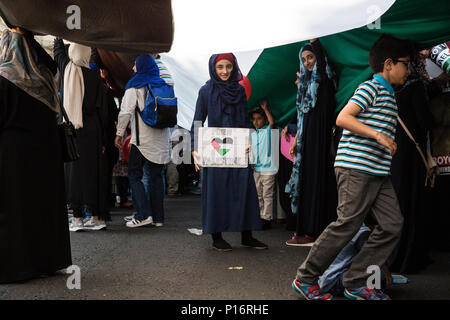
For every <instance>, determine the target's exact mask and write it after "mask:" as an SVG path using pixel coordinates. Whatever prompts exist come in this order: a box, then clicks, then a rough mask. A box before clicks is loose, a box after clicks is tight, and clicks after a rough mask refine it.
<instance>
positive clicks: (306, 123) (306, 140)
mask: <svg viewBox="0 0 450 320" xmlns="http://www.w3.org/2000/svg"><path fill="white" fill-rule="evenodd" d="M312 46H313V49H314V52H315V53H316V58H317V68H318V72H320V73H321V74H322V80H321V82H320V84H319V88H318V93H317V101H316V105H315V107H314V108H313V109H311V110H310V111H309V112H308V113H306V114H305V117H304V119H303V147H302V162H301V167H300V177H299V181H300V183H299V188H300V190H299V200H298V212H297V215H298V217H297V228H296V229H297V230H296V234H297V235H298V236H302V235H308V236H310V237H313V238H317V237H318V236H319V235H320V234H321V233H322V231H323V230H324V229H325V228H326V227H327V225H328V224H329V223H330V222H332V221H333V220H334V219H335V217H336V206H337V190H336V189H337V187H336V178H335V175H334V169H333V163H334V159H333V152H332V146H333V144H332V127H333V124H334V123H335V118H336V117H335V112H334V110H335V107H336V102H335V98H334V93H335V89H334V84H333V81H332V80H331V79H329V78H328V77H327V75H326V71H325V66H326V64H325V58H324V54H323V51H322V48H321V45H320V43H319V42H318V41H316V42H314V43H312Z"/></svg>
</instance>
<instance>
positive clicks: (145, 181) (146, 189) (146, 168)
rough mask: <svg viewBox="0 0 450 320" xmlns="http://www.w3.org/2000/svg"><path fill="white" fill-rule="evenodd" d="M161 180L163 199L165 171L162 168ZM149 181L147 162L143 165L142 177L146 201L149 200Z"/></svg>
mask: <svg viewBox="0 0 450 320" xmlns="http://www.w3.org/2000/svg"><path fill="white" fill-rule="evenodd" d="M162 179H163V190H164V192H163V197H164V194H165V190H166V169H165V167H164V166H163V171H162ZM149 181H150V166H149V162H147V163H146V164H145V165H144V176H143V177H142V183H143V184H144V189H145V194H146V195H147V199H149V200H150V186H149Z"/></svg>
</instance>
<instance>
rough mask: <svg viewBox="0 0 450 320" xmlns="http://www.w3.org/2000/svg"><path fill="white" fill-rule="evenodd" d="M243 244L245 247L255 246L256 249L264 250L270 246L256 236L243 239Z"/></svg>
mask: <svg viewBox="0 0 450 320" xmlns="http://www.w3.org/2000/svg"><path fill="white" fill-rule="evenodd" d="M241 245H242V246H243V247H248V248H254V249H259V250H263V249H267V248H269V247H268V246H267V244H264V243H262V242H261V241H259V240H256V239H255V238H250V239H245V240H242V242H241Z"/></svg>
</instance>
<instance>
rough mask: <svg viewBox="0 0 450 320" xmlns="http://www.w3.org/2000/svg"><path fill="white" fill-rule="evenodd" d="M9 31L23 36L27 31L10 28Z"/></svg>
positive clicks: (19, 28)
mask: <svg viewBox="0 0 450 320" xmlns="http://www.w3.org/2000/svg"><path fill="white" fill-rule="evenodd" d="M11 31H12V32H15V33H20V34H25V33H27V30H25V29H23V28H21V27H15V28H11Z"/></svg>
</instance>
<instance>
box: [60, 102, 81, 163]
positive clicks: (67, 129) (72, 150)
mask: <svg viewBox="0 0 450 320" xmlns="http://www.w3.org/2000/svg"><path fill="white" fill-rule="evenodd" d="M61 112H62V114H63V117H64V120H65V122H62V123H61V124H59V125H58V131H59V136H60V138H61V147H62V155H63V160H64V162H72V161H76V160H78V159H80V153H79V152H78V145H77V134H76V131H75V127H74V126H73V124H72V122H70V120H69V117H68V116H67V113H66V110H64V107H63V106H62V105H61Z"/></svg>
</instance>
